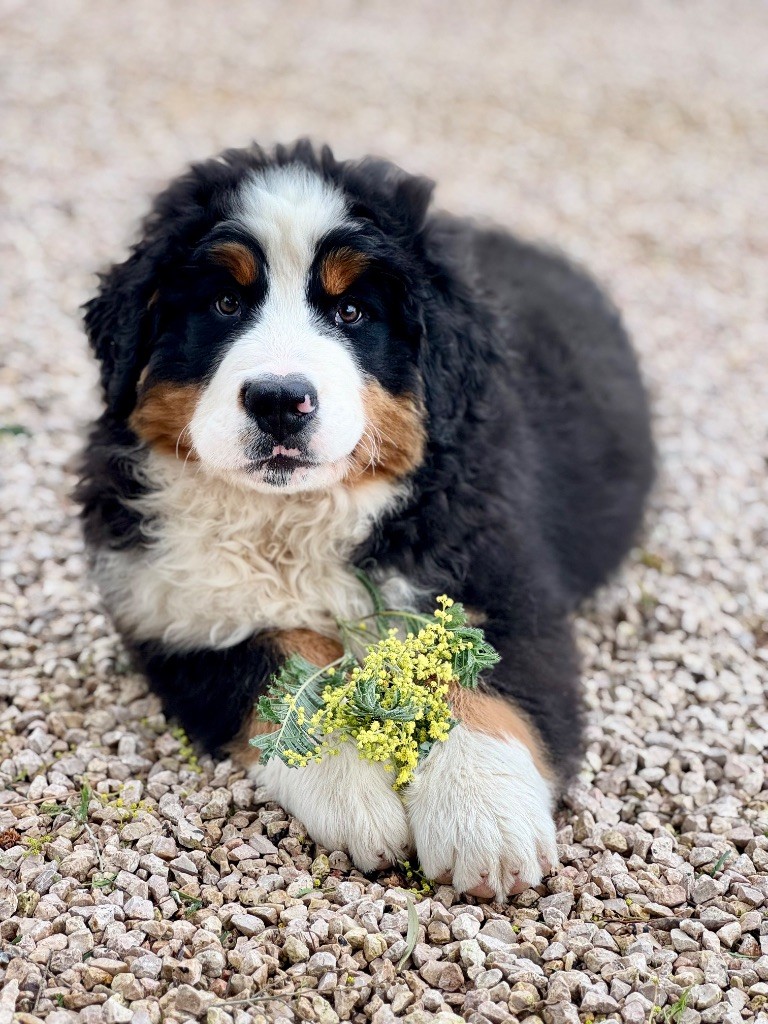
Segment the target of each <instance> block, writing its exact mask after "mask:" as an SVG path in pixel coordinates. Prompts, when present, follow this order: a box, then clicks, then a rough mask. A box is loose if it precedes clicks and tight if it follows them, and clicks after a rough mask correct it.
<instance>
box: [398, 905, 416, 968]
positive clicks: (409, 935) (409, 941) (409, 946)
mask: <svg viewBox="0 0 768 1024" xmlns="http://www.w3.org/2000/svg"><path fill="white" fill-rule="evenodd" d="M405 898H406V900H407V901H408V931H407V932H406V935H405V951H404V953H403V955H402V956H401V957H400V960H399V962H398V965H397V969H398V971H401V970H402V969H403V964H404V963H405V962H406V960H407V959H408V957H409V956H410V955H411V953H412V952H413V950H414V947H415V945H416V939H417V938H418V935H419V915H418V914H417V913H416V904H415V903H414V902H413V896H411V894H410V893H408V892H406V893H405Z"/></svg>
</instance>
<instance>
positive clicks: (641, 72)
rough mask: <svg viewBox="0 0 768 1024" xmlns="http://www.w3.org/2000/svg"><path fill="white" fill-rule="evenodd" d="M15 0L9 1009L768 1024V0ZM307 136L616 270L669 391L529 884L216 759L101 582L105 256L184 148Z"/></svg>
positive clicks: (5, 85) (3, 580)
mask: <svg viewBox="0 0 768 1024" xmlns="http://www.w3.org/2000/svg"><path fill="white" fill-rule="evenodd" d="M0 12H1V13H0V39H1V41H2V54H1V55H0V83H1V85H0V109H2V115H1V119H2V135H1V137H0V161H1V167H2V175H1V178H0V194H1V195H2V207H3V210H2V222H1V223H0V317H1V318H2V328H1V330H0V348H1V351H2V359H1V360H0V472H1V473H2V490H1V491H0V507H1V510H2V518H1V519H0V543H1V544H2V552H1V553H2V567H1V573H0V847H2V848H3V849H2V851H0V858H2V859H1V860H0V868H1V870H0V937H1V938H2V947H1V950H2V951H1V952H0V979H4V981H3V982H2V994H0V1024H6V1022H10V1021H11V1020H12V1019H14V1009H15V1011H16V1017H15V1019H16V1020H18V1021H21V1022H23V1024H34V1022H36V1021H38V1020H43V1019H44V1020H47V1021H49V1022H51V1024H65V1022H69V1021H75V1020H83V1021H86V1022H87V1024H101V1022H109V1024H112V1022H122V1021H125V1022H127V1021H135V1022H137V1024H146V1022H147V1021H150V1022H152V1024H156V1022H158V1021H160V1019H161V1017H162V1019H164V1020H170V1021H186V1020H193V1019H198V1020H207V1022H209V1024H249V1022H251V1021H264V1020H265V1019H266V1020H269V1021H272V1020H276V1019H278V1018H286V1019H290V1020H307V1021H315V1020H316V1021H319V1022H322V1024H335V1022H336V1021H337V1020H339V1019H341V1020H354V1021H361V1022H367V1021H369V1020H370V1021H371V1024H389V1022H391V1021H393V1020H396V1019H400V1018H402V1019H404V1020H406V1021H409V1022H410V1024H422V1022H426V1021H430V1020H435V1021H439V1022H442V1024H449V1022H451V1021H460V1020H462V1019H464V1020H468V1021H477V1022H480V1024H485V1022H491V1024H494V1022H500V1021H503V1020H506V1019H507V1018H510V1017H515V1018H518V1019H527V1020H528V1021H529V1022H531V1024H538V1022H539V1021H540V1020H543V1021H544V1022H546V1024H577V1021H578V1020H579V1019H581V1020H583V1021H594V1020H602V1019H606V1020H610V1021H623V1022H624V1024H653V1022H656V1024H658V1022H661V1021H663V1022H666V1024H670V1022H673V1024H698V1022H699V1021H701V1022H703V1024H715V1022H720V1021H725V1022H728V1024H735V1022H739V1021H742V1020H750V1019H752V1018H753V1017H761V1016H762V1018H763V1019H764V1020H765V1019H766V1010H765V1007H766V1006H768V930H767V928H766V908H768V838H767V834H768V784H767V783H766V771H765V769H766V761H765V748H766V738H767V736H768V711H767V710H766V697H765V693H766V674H767V670H768V622H767V618H768V598H767V597H766V586H765V578H766V562H767V561H768V556H767V555H766V550H767V549H768V516H767V515H766V507H767V505H766V499H767V498H768V486H767V484H766V458H767V457H768V445H767V436H768V414H767V412H766V407H767V406H768V358H767V357H768V338H767V337H766V333H767V332H766V312H767V307H768V283H767V282H768V274H767V273H766V257H768V217H767V216H766V213H765V210H766V195H768V178H767V177H766V168H767V167H768V59H767V58H766V52H768V6H766V5H765V4H764V3H757V2H754V0H732V2H728V3H726V2H721V3H712V2H708V0H704V2H679V3H662V2H653V3H650V2H638V3H633V4H618V3H610V2H607V0H606V2H581V3H565V2H557V0H544V2H540V3H536V2H533V0H525V2H521V3H516V4H510V3H507V2H504V0H494V2H490V0H489V2H485V0H481V2H478V3H477V4H475V5H473V6H472V9H471V11H470V10H469V9H459V5H455V6H454V5H453V4H448V3H440V2H437V0H434V2H425V3H421V4H408V3H405V2H404V0H394V2H393V0H390V2H388V3H384V2H379V0H371V2H356V3H355V2H347V3H345V2H342V0H337V2H331V3H327V4H313V3H310V2H309V0H293V2H292V3H280V2H270V0H252V2H250V3H249V2H247V0H230V2H229V3H226V4H223V3H222V4H214V3H213V2H210V3H205V2H195V3H182V2H171V0H152V2H150V0H133V2H131V3H123V4H110V3H97V2H96V0H80V2H78V0H63V2H55V0H39V2H37V3H35V4H23V3H21V2H13V0H11V2H8V0H5V2H4V3H2V5H0ZM305 133H308V134H310V135H312V136H313V137H314V138H316V139H319V140H327V141H330V142H331V143H333V145H334V147H335V149H336V151H337V153H338V154H339V155H341V156H357V155H362V154H364V153H366V152H377V153H380V154H383V155H386V156H389V157H392V158H394V159H395V160H397V161H398V162H400V163H401V164H402V165H404V166H405V167H407V168H408V169H410V170H413V171H419V172H423V173H427V174H429V175H432V176H434V177H435V178H437V179H438V181H439V188H438V193H437V199H438V204H439V205H442V206H445V207H448V208H450V209H452V210H454V211H457V212H464V213H471V214H474V215H478V216H489V217H491V218H493V219H495V220H497V221H500V222H501V223H503V224H506V225H508V226H510V227H512V228H514V229H516V230H518V231H520V232H521V233H523V234H524V235H526V236H531V237H539V238H543V239H546V240H547V241H549V242H552V243H555V244H557V245H559V246H561V247H562V248H564V249H566V250H567V251H569V252H570V253H571V254H573V255H575V256H576V257H577V258H578V259H580V260H582V261H584V262H585V263H587V264H588V265H589V266H590V267H592V268H593V269H594V271H596V273H597V274H598V275H599V276H600V277H602V278H603V279H604V280H605V281H606V282H607V283H608V285H609V286H610V288H611V289H612V291H613V293H614V295H615V296H616V298H617V300H618V302H619V304H620V305H621V306H622V308H623V309H624V310H625V311H626V317H627V321H628V323H629V326H630V328H631V330H632V332H633V334H634V336H635V338H636V341H637V345H638V347H639V349H640V351H641V353H642V356H643V359H644V365H645V368H646V373H647V377H648V380H649V382H650V385H651V388H652V391H653V395H654V400H655V409H656V414H657V427H658V438H659V443H660V448H661V454H662V459H663V473H662V477H661V480H660V483H659V487H658V489H657V493H656V497H655V502H654V508H653V510H652V514H651V516H650V520H649V530H648V534H647V537H646V538H645V540H644V541H643V546H642V548H641V549H639V550H637V551H636V552H635V553H634V556H633V558H632V559H631V560H630V562H629V564H628V565H627V568H626V570H625V572H624V573H623V575H622V576H621V577H620V578H619V579H618V580H617V581H616V582H615V583H614V584H613V585H612V586H611V587H609V588H607V589H606V590H604V591H603V592H602V593H601V594H600V595H599V597H598V598H597V600H596V601H595V602H594V603H593V604H592V605H591V606H589V607H587V608H585V609H584V612H583V615H582V616H581V617H580V619H579V621H578V629H579V634H580V638H581V645H582V650H583V654H584V663H585V664H584V667H585V676H586V680H587V688H588V700H589V705H590V708H591V725H590V732H589V738H590V744H589V752H588V756H587V763H586V765H585V769H584V771H583V773H582V776H581V779H580V780H579V781H578V782H577V783H576V784H575V785H574V787H573V790H572V792H571V793H570V795H569V798H568V801H567V806H566V807H565V808H564V809H563V811H562V813H561V815H560V819H559V820H560V833H559V838H560V842H561V858H562V867H561V870H560V872H559V873H558V875H557V876H556V877H554V878H550V879H548V880H547V881H546V884H545V885H544V886H542V887H541V888H540V889H539V890H535V891H534V890H530V891H528V892H527V893H524V894H523V895H522V896H521V897H520V898H518V899H517V901H516V902H515V904H514V905H513V906H511V907H509V908H504V907H499V906H492V905H478V904H477V903H476V901H471V900H470V901H468V902H467V903H463V902H460V901H459V900H458V899H457V897H456V896H455V894H454V893H453V892H452V890H450V889H448V888H445V887H444V888H440V889H438V890H437V891H428V892H426V893H424V892H418V891H416V892H413V891H408V890H409V889H411V890H413V889H416V890H418V889H419V887H420V886H419V883H418V882H417V881H415V880H414V879H413V878H409V877H407V876H406V875H404V874H402V873H392V874H391V875H388V876H385V877H380V878H378V879H375V880H371V879H365V878H362V877H361V876H359V875H357V874H356V873H355V872H354V871H350V865H349V862H348V860H347V859H346V857H345V856H344V855H343V854H340V853H339V852H333V851H318V850H317V849H316V848H314V847H313V845H312V844H311V843H310V842H308V841H307V839H306V838H305V836H304V835H303V829H302V827H301V824H300V823H299V822H297V821H295V820H292V819H290V818H289V817H288V816H287V815H286V814H285V813H284V812H283V811H282V810H281V809H280V808H278V807H277V806H276V805H271V804H268V805H264V804H261V803H259V800H258V793H256V794H254V791H253V787H252V785H251V784H250V783H248V782H247V781H245V780H244V779H243V778H242V773H240V772H238V771H236V770H234V769H233V767H232V765H231V764H230V763H227V762H224V763H221V764H218V765H214V764H212V763H211V762H209V761H207V760H201V762H200V763H199V764H198V762H197V760H196V758H195V755H194V752H193V751H192V750H191V749H190V747H189V745H188V744H187V743H186V742H185V739H184V737H183V736H182V735H179V734H178V733H175V732H174V731H173V729H172V728H170V727H169V726H168V725H167V724H166V723H165V721H164V719H163V718H162V716H161V715H160V714H159V713H158V708H157V704H156V702H155V701H154V699H153V698H150V697H148V696H147V695H146V690H145V687H144V685H143V683H142V681H141V680H140V679H138V678H137V677H136V676H134V675H131V674H130V673H129V672H128V670H127V668H126V666H125V663H124V658H123V655H122V654H121V651H120V646H119V644H118V642H117V641H116V638H115V636H114V634H113V632H112V630H111V628H110V625H109V623H108V622H107V621H106V619H105V617H104V615H103V614H102V612H101V610H100V608H99V603H98V598H97V596H96V594H95V593H94V591H93V588H92V587H91V586H90V584H89V583H88V581H87V579H86V576H85V571H84V565H83V557H82V545H81V541H80V536H79V532H78V528H77V524H76V522H75V510H74V508H73V506H72V504H71V502H70V500H69V498H68V494H69V492H70V489H71V487H72V485H73V482H74V477H73V473H72V467H73V459H74V456H75V454H76V452H77V450H78V448H79V446H80V444H81V437H82V433H83V429H84V426H85V424H86V422H87V421H88V420H89V419H90V418H91V417H92V416H93V415H94V413H95V412H96V410H97V396H96V392H95V380H96V375H95V368H94V366H93V365H92V363H91V361H90V358H89V356H88V354H87V351H86V345H85V343H84V340H83V337H82V336H81V332H80V328H79V324H78V314H77V307H78V305H79V304H80V303H81V302H82V301H83V300H84V299H85V298H86V297H87V296H88V295H89V294H90V292H91V291H92V289H93V287H94V278H93V276H92V273H93V271H94V270H95V269H96V268H98V267H99V266H102V265H104V264H105V263H107V262H108V261H110V260H112V259H115V258H117V257H120V256H121V254H122V253H123V252H124V251H125V245H126V244H127V242H128V241H129V240H130V238H131V232H132V230H133V228H134V225H135V222H136V220H137V218H138V216H139V215H140V213H141V212H142V211H143V209H144V208H145V203H146V197H147V195H148V194H149V193H151V192H152V191H154V190H155V189H156V188H157V187H159V186H160V185H162V184H163V183H164V181H165V180H166V179H167V178H168V177H169V176H170V175H172V174H174V173H176V172H177V171H178V170H179V169H180V168H181V166H182V165H183V164H184V162H185V161H187V160H189V159H192V158H196V157H203V156H207V155H209V154H211V153H213V152H215V151H217V150H218V149H220V148H222V147H224V146H230V145H242V144H245V143H247V142H248V141H249V140H250V139H251V138H253V137H255V138H257V139H259V140H260V141H262V142H266V143H271V142H273V141H276V140H291V139H293V138H294V137H296V136H297V135H300V134H305ZM403 887H405V889H404V888H403ZM409 902H410V903H411V904H412V905H413V906H414V907H415V910H416V914H417V916H418V923H419V927H418V932H417V934H416V935H415V938H416V940H417V942H416V946H415V948H414V950H413V952H412V955H411V957H410V958H409V959H407V960H406V961H405V962H404V963H403V964H401V963H400V961H401V958H402V957H403V954H404V952H405V951H406V946H407V936H408V918H409V915H408V906H409Z"/></svg>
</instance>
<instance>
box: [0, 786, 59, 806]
mask: <svg viewBox="0 0 768 1024" xmlns="http://www.w3.org/2000/svg"><path fill="white" fill-rule="evenodd" d="M76 793H77V790H76V789H72V790H70V791H69V793H68V794H67V796H75V794H76ZM17 795H18V797H19V799H18V800H12V801H10V803H6V804H0V811H5V810H7V809H8V808H9V807H23V806H24V805H25V804H26V805H27V806H29V807H32V806H33V805H35V804H53V803H56V801H55V800H52V799H51V798H50V797H49V796H41V797H39V798H38V799H37V800H28V799H27V798H26V797H24V796H22V795H21V793H18V794H17Z"/></svg>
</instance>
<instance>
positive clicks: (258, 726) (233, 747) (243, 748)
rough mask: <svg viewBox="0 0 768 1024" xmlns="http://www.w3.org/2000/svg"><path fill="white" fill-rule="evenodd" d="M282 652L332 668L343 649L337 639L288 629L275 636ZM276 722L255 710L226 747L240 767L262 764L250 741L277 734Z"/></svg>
mask: <svg viewBox="0 0 768 1024" xmlns="http://www.w3.org/2000/svg"><path fill="white" fill-rule="evenodd" d="M272 639H273V642H275V643H276V645H277V647H278V648H279V649H280V651H281V652H282V653H283V654H284V655H285V656H286V657H288V655H291V654H300V655H301V656H302V658H306V659H307V661H310V662H312V664H313V665H318V666H321V667H322V666H323V665H329V664H330V663H331V662H332V661H335V660H336V659H337V658H338V657H339V655H340V654H341V653H342V646H341V644H340V643H339V642H338V641H337V640H332V639H331V638H330V637H327V636H323V635H322V634H320V633H315V632H313V631H312V630H311V629H286V630H284V631H283V632H281V633H275V634H273V636H272ZM274 730H275V725H274V722H265V721H264V720H263V719H261V718H259V716H258V712H256V711H252V712H251V714H250V715H249V716H248V717H247V718H246V720H245V722H244V723H243V727H242V729H241V730H240V732H239V733H238V734H237V736H236V737H235V738H234V739H233V740H232V742H231V743H229V744H228V745H227V747H226V750H227V753H228V754H229V755H230V756H231V757H232V758H234V759H235V760H236V761H237V762H238V764H242V765H244V766H246V767H249V766H250V765H254V764H256V763H257V762H258V760H259V758H260V756H261V751H260V750H259V748H258V747H252V746H251V745H250V743H249V742H248V740H250V739H251V737H252V736H263V735H265V734H266V733H268V732H274Z"/></svg>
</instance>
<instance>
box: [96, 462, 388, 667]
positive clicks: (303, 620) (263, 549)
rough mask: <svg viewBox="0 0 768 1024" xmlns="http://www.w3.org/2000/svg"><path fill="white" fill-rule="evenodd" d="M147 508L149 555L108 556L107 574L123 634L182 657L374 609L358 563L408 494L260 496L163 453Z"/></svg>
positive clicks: (327, 628)
mask: <svg viewBox="0 0 768 1024" xmlns="http://www.w3.org/2000/svg"><path fill="white" fill-rule="evenodd" d="M146 477H147V483H148V484H149V485H150V486H151V487H153V488H154V489H153V490H152V491H150V493H149V494H148V495H146V496H144V497H142V498H141V499H139V500H138V501H137V502H136V506H137V507H138V509H139V510H140V511H141V512H142V514H143V515H144V516H146V524H147V525H146V528H145V532H146V534H147V537H148V539H149V541H150V544H149V546H148V547H147V548H142V549H140V550H136V549H134V550H130V551H125V552H104V553H102V554H100V555H99V557H98V558H97V562H96V567H95V568H96V576H97V580H98V583H99V585H100V587H101V589H102V593H103V594H104V597H105V600H106V603H107V605H108V607H109V609H110V611H111V613H112V615H113V616H114V618H115V620H116V622H117V623H118V625H119V626H120V627H121V628H122V629H123V630H125V631H126V632H127V633H129V634H130V635H131V636H133V637H135V638H136V639H141V640H147V639H162V640H163V641H164V642H166V643H167V644H169V645H170V646H172V647H175V648H177V649H190V648H195V647H197V648H199V647H219V648H220V647H228V646H230V645H232V644H235V643H238V642H240V641H241V640H244V639H246V638H247V637H248V636H250V635H251V634H252V633H254V632H257V631H259V630H262V629H291V628H296V627H305V628H308V629H313V630H316V631H318V632H322V633H325V634H331V635H332V634H333V632H334V623H335V620H336V619H349V618H356V617H359V616H360V615H364V614H366V613H367V612H368V611H370V602H369V600H368V597H367V594H366V592H365V588H364V587H363V586H362V584H361V583H360V581H359V580H358V579H357V578H356V576H355V575H354V571H353V570H352V568H351V566H350V565H349V561H348V559H349V556H350V554H351V552H352V551H353V550H354V548H355V547H356V546H357V545H358V544H359V543H360V542H361V541H363V540H364V539H365V537H366V536H367V535H368V534H369V532H370V530H371V527H372V525H373V523H374V522H375V520H376V519H377V518H378V517H380V516H381V515H382V514H383V513H384V512H385V511H386V510H387V509H388V508H391V507H392V506H393V505H395V504H396V503H397V502H398V500H399V499H400V498H401V497H402V490H401V489H398V488H397V487H395V486H393V485H392V484H388V483H386V482H385V481H383V480H382V481H373V482H372V483H371V484H369V485H367V486H366V487H360V488H355V489H353V490H347V489H345V488H342V487H337V488H334V489H333V490H328V491H317V492H302V493H298V494H288V495H281V494H275V495H271V494H259V493H256V492H253V491H248V490H244V489H242V488H240V487H237V486H236V485H232V484H230V483H228V482H225V481H222V480H218V479H215V478H214V477H211V476H210V475H208V474H206V473H204V471H199V472H198V471H196V467H195V468H193V467H190V466H189V465H187V467H186V469H185V468H184V467H183V466H182V464H181V463H178V462H176V461H175V460H173V459H171V458H167V457H165V456H158V455H154V454H153V455H151V456H150V458H149V460H148V463H147V467H146Z"/></svg>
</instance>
